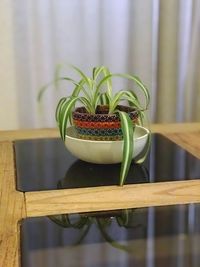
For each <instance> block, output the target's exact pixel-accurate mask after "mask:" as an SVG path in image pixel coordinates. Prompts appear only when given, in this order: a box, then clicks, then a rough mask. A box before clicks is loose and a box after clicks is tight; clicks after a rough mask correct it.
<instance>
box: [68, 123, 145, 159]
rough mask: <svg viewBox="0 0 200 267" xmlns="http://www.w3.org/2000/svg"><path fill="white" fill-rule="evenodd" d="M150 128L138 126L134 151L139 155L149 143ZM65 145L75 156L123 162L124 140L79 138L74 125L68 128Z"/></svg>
mask: <svg viewBox="0 0 200 267" xmlns="http://www.w3.org/2000/svg"><path fill="white" fill-rule="evenodd" d="M148 133H149V130H148V129H146V128H144V127H141V126H136V129H135V132H134V153H133V158H135V157H137V156H138V155H139V154H140V153H141V152H142V151H143V149H144V147H145V145H146V144H147V140H148ZM65 145H66V147H67V149H68V150H69V151H70V152H71V153H72V155H74V156H75V157H77V158H79V159H81V160H84V161H87V162H90V163H97V164H114V163H120V162H122V155H123V151H122V150H123V141H93V140H84V139H79V138H78V137H77V136H76V131H75V129H74V127H73V126H72V127H69V128H67V131H66V139H65Z"/></svg>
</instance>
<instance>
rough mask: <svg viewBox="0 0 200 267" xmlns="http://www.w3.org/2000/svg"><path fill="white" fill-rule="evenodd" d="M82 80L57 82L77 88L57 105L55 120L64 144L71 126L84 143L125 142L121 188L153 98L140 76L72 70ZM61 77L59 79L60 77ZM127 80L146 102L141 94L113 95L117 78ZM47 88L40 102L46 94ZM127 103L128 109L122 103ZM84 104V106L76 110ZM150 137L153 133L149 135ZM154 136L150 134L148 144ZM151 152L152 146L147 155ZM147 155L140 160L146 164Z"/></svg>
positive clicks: (105, 69) (103, 71)
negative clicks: (79, 104) (135, 136)
mask: <svg viewBox="0 0 200 267" xmlns="http://www.w3.org/2000/svg"><path fill="white" fill-rule="evenodd" d="M72 68H73V69H74V70H75V72H77V73H78V75H79V76H80V79H79V80H78V81H75V80H74V79H72V78H70V77H56V78H55V80H54V82H56V83H57V82H58V81H60V80H66V81H68V82H71V83H72V84H73V85H74V89H73V91H72V93H71V94H70V95H68V96H66V97H62V98H61V99H60V101H59V102H58V104H57V108H56V112H55V116H56V121H57V124H58V127H59V131H60V136H61V138H62V140H63V141H65V138H66V131H67V125H68V124H71V125H74V128H75V130H76V132H77V136H78V138H80V139H89V140H97V141H102V142H104V141H108V140H110V141H113V142H115V141H118V140H123V158H122V163H121V171H120V185H123V184H124V181H125V178H126V176H127V173H128V170H129V167H130V164H131V161H132V156H133V151H134V140H133V139H134V138H133V136H134V131H135V128H136V125H143V121H144V119H145V111H146V110H147V109H148V106H149V101H150V96H149V91H148V89H147V87H146V86H145V85H144V83H143V82H142V81H141V80H140V79H139V78H138V77H136V76H134V75H129V74H121V73H111V72H110V71H109V69H108V68H106V67H104V66H100V67H95V68H93V70H92V75H91V77H88V76H87V75H85V74H84V73H83V72H82V71H81V70H80V69H79V68H77V67H75V66H72ZM57 76H58V75H57ZM116 77H118V78H123V79H127V80H129V81H131V82H133V83H134V84H135V85H136V86H137V90H139V91H140V92H141V93H142V94H143V96H144V97H143V99H142V100H143V101H141V100H140V99H139V97H138V94H137V91H135V90H133V89H131V90H121V91H118V92H117V93H114V92H113V88H112V80H113V78H116ZM46 88H47V86H44V87H43V88H42V89H41V90H40V93H39V95H38V99H40V98H41V96H42V94H43V93H44V91H45V90H46ZM124 101H126V102H127V103H128V104H127V105H122V104H121V103H122V102H124ZM77 103H81V106H78V107H77V106H76V105H77ZM148 133H149V132H148ZM149 143H150V133H149V134H148V144H149ZM147 150H148V145H147V148H146V152H147ZM146 154H147V153H145V155H144V157H143V158H142V159H141V160H140V161H142V160H144V158H145V156H146Z"/></svg>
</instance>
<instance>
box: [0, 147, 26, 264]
mask: <svg viewBox="0 0 200 267" xmlns="http://www.w3.org/2000/svg"><path fill="white" fill-rule="evenodd" d="M24 216H25V210H24V195H23V193H20V192H17V191H16V190H15V168H14V158H13V146H12V143H10V142H6V143H1V142H0V266H2V267H12V266H16V267H18V266H20V262H19V258H20V253H19V251H20V250H19V248H20V245H19V244H20V238H19V223H18V222H19V220H21V218H23V217H24Z"/></svg>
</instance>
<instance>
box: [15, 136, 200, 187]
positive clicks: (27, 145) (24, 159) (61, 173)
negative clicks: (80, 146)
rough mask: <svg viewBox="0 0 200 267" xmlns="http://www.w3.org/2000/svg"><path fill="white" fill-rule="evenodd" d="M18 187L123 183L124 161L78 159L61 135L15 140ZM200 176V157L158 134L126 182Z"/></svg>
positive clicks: (86, 185)
mask: <svg viewBox="0 0 200 267" xmlns="http://www.w3.org/2000/svg"><path fill="white" fill-rule="evenodd" d="M14 147H15V160H16V174H17V189H18V190H20V191H24V192H27V191H40V190H51V189H59V188H77V187H93V186H102V185H115V184H118V183H119V173H120V164H111V165H99V164H91V163H87V162H83V161H81V160H78V159H77V158H75V157H74V156H72V155H71V154H70V153H69V152H68V151H67V149H66V148H65V145H64V143H63V142H62V141H61V140H60V139H56V138H52V139H36V140H22V141H15V143H14ZM199 178H200V159H198V158H196V157H194V156H193V155H191V154H190V153H188V152H187V151H185V150H184V149H182V148H181V147H179V146H178V145H176V144H175V143H173V142H172V141H170V140H169V139H167V138H166V137H164V136H162V135H159V134H154V135H153V138H152V145H151V149H150V153H149V156H148V157H147V159H146V161H145V162H144V163H143V164H140V165H139V164H134V163H132V165H131V167H130V171H129V173H128V177H127V179H126V184H133V183H149V182H150V183H152V182H165V181H178V180H185V179H199Z"/></svg>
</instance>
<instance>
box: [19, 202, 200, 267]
mask: <svg viewBox="0 0 200 267" xmlns="http://www.w3.org/2000/svg"><path fill="white" fill-rule="evenodd" d="M199 244H200V204H190V205H177V206H165V207H151V208H140V209H127V210H119V211H107V212H96V213H84V214H74V215H56V216H51V217H38V218H31V219H26V220H24V221H23V222H22V226H21V251H22V258H21V260H22V267H32V266H37V267H55V266H57V267H64V266H65V267H79V266H80V267H85V266H86V267H94V266H95V267H118V266H120V267H130V266H131V267H132V266H134V267H161V266H162V267H199V266H200V246H199Z"/></svg>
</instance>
